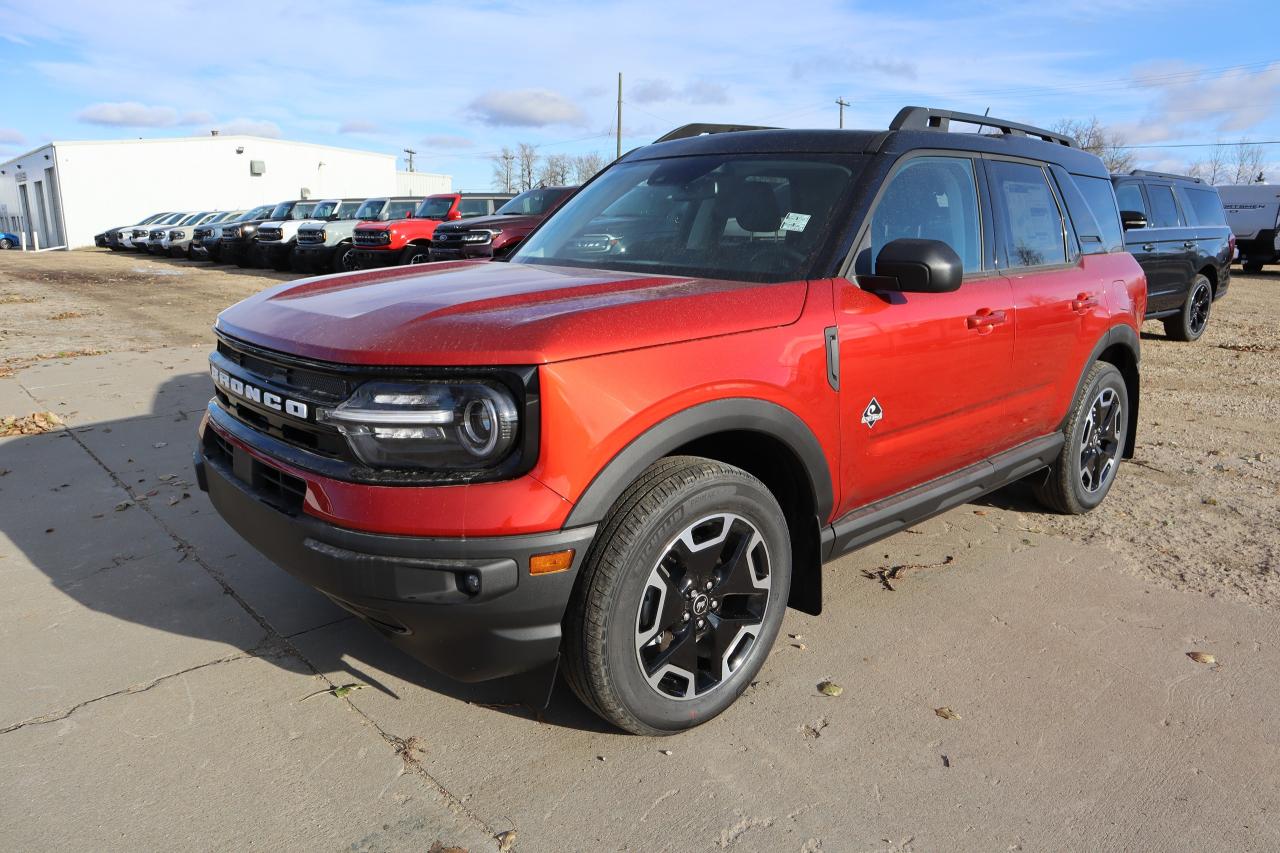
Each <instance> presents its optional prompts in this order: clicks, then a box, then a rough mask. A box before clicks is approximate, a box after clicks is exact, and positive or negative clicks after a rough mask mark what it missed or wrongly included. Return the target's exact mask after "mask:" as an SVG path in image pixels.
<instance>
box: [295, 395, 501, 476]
mask: <svg viewBox="0 0 1280 853" xmlns="http://www.w3.org/2000/svg"><path fill="white" fill-rule="evenodd" d="M316 419H317V420H319V421H320V422H322V423H329V424H332V425H333V426H335V427H337V429H338V431H339V432H341V433H342V434H343V436H345V437H346V439H347V444H349V445H350V446H351V451H352V452H353V453H354V454H355V455H356V457H357V458H359V459H360V461H361V462H363V463H364V464H366V465H368V466H370V467H373V468H411V469H417V470H421V469H436V470H454V471H480V470H484V469H486V468H492V467H493V466H494V465H496V464H497V463H499V462H501V461H502V460H503V459H504V458H505V457H506V456H507V455H508V454H509V453H510V452H511V450H512V448H514V447H515V443H516V434H517V432H518V427H519V425H520V418H519V414H518V409H517V408H516V401H515V399H514V398H513V396H512V395H511V393H510V392H509V391H508V390H507V389H506V388H505V387H503V386H501V385H498V384H497V383H492V384H491V383H487V382H430V383H401V382H370V383H366V384H365V385H362V386H360V387H359V388H358V389H356V392H355V393H354V394H352V395H351V397H350V398H349V399H348V400H347V401H346V402H344V403H342V404H341V405H340V406H338V407H337V408H334V409H320V410H318V411H317V412H316Z"/></svg>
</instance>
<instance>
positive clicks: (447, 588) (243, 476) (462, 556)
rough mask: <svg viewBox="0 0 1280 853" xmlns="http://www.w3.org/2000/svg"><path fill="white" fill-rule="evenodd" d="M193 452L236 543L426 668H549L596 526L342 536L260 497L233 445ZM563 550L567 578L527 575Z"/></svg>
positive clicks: (484, 671)
mask: <svg viewBox="0 0 1280 853" xmlns="http://www.w3.org/2000/svg"><path fill="white" fill-rule="evenodd" d="M202 429H204V430H210V429H212V427H210V426H208V425H207V423H206V425H205V426H203V427H202ZM227 444H230V443H227ZM200 447H201V449H197V451H196V454H195V465H196V478H197V482H198V483H199V484H200V487H201V488H202V489H205V490H206V491H207V492H208V493H209V499H210V500H211V501H212V502H213V505H214V507H215V508H216V509H217V511H218V513H219V514H220V515H221V516H222V517H223V518H224V519H225V520H226V521H227V523H228V524H230V525H231V526H232V527H233V528H234V529H235V531H236V532H237V533H239V534H240V535H241V536H242V537H244V539H245V540H247V541H248V542H249V544H250V545H252V546H254V547H255V548H256V549H257V550H259V551H261V552H262V553H263V554H264V555H266V556H267V557H268V558H269V559H271V560H272V561H273V562H275V563H276V564H277V565H279V566H280V567H281V568H283V569H284V570H285V571H287V572H289V573H290V574H292V575H294V576H295V577H297V578H298V579H300V580H302V581H303V582H305V583H307V584H308V585H310V586H312V587H315V588H316V589H318V590H319V591H321V592H323V593H324V594H325V595H327V596H329V597H330V598H331V599H333V600H334V601H335V602H337V603H338V604H339V605H340V606H342V607H344V608H346V609H347V610H349V611H351V612H352V613H354V614H356V615H357V616H359V617H360V618H362V619H363V620H365V621H366V622H368V623H369V624H370V625H373V626H374V627H375V628H377V629H378V630H379V631H380V632H381V633H382V634H383V635H385V636H386V637H387V638H388V639H389V640H390V641H391V642H392V643H394V644H395V645H397V646H399V647H400V648H402V649H403V650H404V651H406V652H408V653H409V654H410V655H412V656H413V657H415V658H417V659H419V660H421V661H422V662H423V663H425V664H427V665H428V666H430V667H431V668H432V669H435V670H438V671H440V672H442V673H444V674H445V675H447V676H449V677H451V678H454V679H457V680H459V681H467V682H473V681H485V680H489V679H494V678H502V677H505V676H510V675H516V674H519V673H524V672H529V671H531V670H534V669H536V668H538V667H541V666H543V665H545V664H550V663H552V662H553V661H555V659H556V657H557V655H558V654H559V649H560V639H561V631H560V623H561V620H562V619H563V618H564V611H565V607H566V606H567V604H568V601H569V595H570V593H571V592H572V589H573V583H574V579H575V578H576V577H577V574H578V570H579V567H580V565H581V563H582V561H583V560H584V559H585V557H586V553H587V548H588V546H589V545H590V543H591V540H592V538H593V537H594V535H595V532H596V526H595V525H587V526H584V527H578V528H573V529H569V530H560V531H553V532H549V533H534V534H522V535H514V536H494V537H477V538H472V539H465V538H436V537H416V536H393V535H387V534H378V533H366V532H362V531H356V530H349V529H346V528H341V527H337V526H335V525H332V524H328V523H326V522H323V521H321V520H319V519H317V518H314V517H312V516H309V515H306V514H305V513H303V512H301V511H294V512H291V511H289V510H288V509H285V508H282V507H284V506H285V505H284V504H282V503H281V502H280V501H278V500H275V499H274V496H273V495H272V494H268V493H266V492H265V491H264V493H263V494H259V493H258V492H259V491H260V489H259V487H258V486H256V485H255V483H261V482H263V479H264V478H261V477H259V476H258V475H257V473H256V472H253V471H251V470H250V468H251V467H252V466H246V465H245V464H243V463H244V461H245V460H243V459H241V458H240V456H246V457H247V456H248V454H246V453H244V451H243V450H239V449H237V448H235V447H234V446H232V454H233V458H230V459H228V458H226V457H225V455H223V454H221V453H216V454H214V455H213V456H210V455H208V454H206V453H205V452H204V450H203V448H204V447H205V442H204V441H203V440H202V441H201V445H200ZM252 462H253V464H254V465H264V463H261V462H260V461H257V460H252ZM264 467H270V466H264ZM266 479H269V478H266ZM570 548H571V549H573V550H574V558H573V565H572V568H571V569H570V570H569V571H566V572H559V573H556V574H549V575H542V576H538V577H533V576H531V575H529V573H528V566H529V558H530V557H532V556H533V555H535V554H545V553H550V552H555V551H562V550H566V549H570Z"/></svg>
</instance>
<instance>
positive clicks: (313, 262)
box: [293, 243, 345, 270]
mask: <svg viewBox="0 0 1280 853" xmlns="http://www.w3.org/2000/svg"><path fill="white" fill-rule="evenodd" d="M338 245H339V244H334V245H332V246H329V245H326V244H324V243H295V244H294V250H293V251H294V255H293V257H294V260H295V262H296V263H297V265H298V267H299V268H301V269H307V270H316V269H326V268H328V267H329V266H330V265H331V264H332V263H333V253H334V252H336V251H337V250H338ZM344 248H345V247H344Z"/></svg>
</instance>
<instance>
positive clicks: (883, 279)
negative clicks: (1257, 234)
mask: <svg viewBox="0 0 1280 853" xmlns="http://www.w3.org/2000/svg"><path fill="white" fill-rule="evenodd" d="M958 122H964V123H967V124H972V125H976V126H978V127H980V128H982V129H983V130H984V132H982V133H960V132H951V126H952V125H953V124H954V123H958ZM718 131H723V132H718ZM374 227H380V226H374ZM382 227H385V226H382ZM1145 302H1146V282H1145V279H1144V277H1143V274H1142V270H1141V268H1140V267H1139V266H1138V264H1137V262H1136V261H1135V260H1134V259H1133V257H1132V256H1131V255H1130V254H1129V253H1127V252H1126V251H1125V250H1124V237H1123V232H1122V229H1121V223H1120V215H1119V210H1118V208H1117V207H1116V202H1115V196H1114V194H1113V193H1112V192H1111V184H1110V180H1109V176H1108V174H1107V171H1106V169H1105V168H1104V167H1103V164H1102V162H1101V161H1100V160H1099V159H1098V158H1097V157H1095V156H1093V155H1091V154H1088V153H1086V152H1084V151H1081V150H1080V149H1079V148H1077V147H1075V146H1074V145H1073V144H1072V143H1071V141H1070V140H1069V139H1067V138H1065V137H1062V136H1060V135H1057V134H1054V133H1052V132H1050V131H1046V130H1041V129H1038V128H1034V127H1028V126H1026V125H1021V124H1017V123H1014V122H1008V121H1003V120H1001V119H997V118H994V117H990V116H977V115H967V114H960V113H949V112H942V111H937V110H928V109H924V108H918V107H908V108H906V109H904V110H903V111H902V112H900V113H899V115H898V116H897V118H896V119H895V120H894V121H893V123H892V124H891V126H890V128H889V129H888V130H864V131H854V130H777V129H744V128H717V127H715V126H708V125H694V126H690V127H687V128H683V129H681V130H679V131H675V132H673V133H671V134H668V136H667V137H664V138H663V139H661V140H659V141H658V142H657V143H656V144H653V145H649V146H646V147H642V148H638V149H636V150H634V151H632V152H630V153H629V154H627V155H626V156H624V157H622V158H620V159H619V160H618V161H616V162H615V163H614V164H612V165H611V166H610V167H609V168H607V169H606V170H604V171H603V172H601V173H600V174H599V175H597V176H596V177H595V178H594V179H592V180H591V181H590V182H589V183H587V184H586V185H585V186H584V187H583V188H582V189H581V190H579V191H578V192H576V193H575V194H574V195H573V196H572V197H571V198H569V200H568V201H566V202H565V203H564V204H563V205H561V206H560V207H559V208H558V209H556V211H555V212H554V213H553V214H552V215H551V216H550V217H548V218H547V219H546V220H545V221H544V222H542V224H541V225H540V226H539V227H538V228H537V229H536V230H534V231H533V233H532V234H530V235H529V236H528V237H527V238H526V239H525V240H524V241H523V242H522V243H521V245H520V246H519V248H517V249H516V251H515V252H513V253H512V254H511V255H509V256H508V257H507V258H506V259H505V260H503V261H502V262H499V263H495V262H481V263H476V262H466V261H464V262H457V263H441V264H435V265H432V266H429V267H421V266H415V267H412V268H404V269H395V270H380V271H361V272H357V273H352V274H348V275H345V276H329V277H324V278H319V279H311V280H306V281H300V282H293V283H288V284H283V285H280V286H279V287H276V288H274V289H271V290H267V291H265V292H263V293H260V294H257V295H254V296H251V297H250V298H248V299H246V300H245V301H243V302H241V303H239V304H238V305H235V306H233V307H231V308H229V309H227V310H226V311H224V312H223V313H222V314H221V315H220V316H219V318H218V321H217V326H216V332H217V337H218V343H217V349H216V351H215V352H214V353H212V355H211V356H210V374H211V376H212V377H213V380H214V383H215V385H214V390H215V396H214V399H212V400H211V401H210V403H209V406H208V409H207V411H206V413H205V416H204V418H203V420H202V422H201V425H200V442H199V446H198V449H197V451H196V466H197V476H198V478H199V482H200V484H201V487H202V488H204V489H205V490H206V491H207V492H208V494H209V497H210V499H211V500H212V502H213V505H214V506H215V507H216V509H217V511H218V512H219V513H220V514H221V515H222V516H223V517H224V518H225V519H226V520H227V521H228V522H229V523H230V524H231V526H232V527H233V528H234V529H235V530H237V531H238V532H239V533H240V534H241V535H242V536H243V537H244V538H245V539H247V540H248V541H249V542H250V543H251V544H252V545H254V546H255V547H257V548H258V549H259V550H261V551H262V552H263V553H265V554H266V555H267V556H269V557H270V558H271V559H273V560H274V561H275V562H277V563H278V564H279V565H280V566H282V567H283V568H284V569H286V570H287V571H289V572H291V573H292V574H294V575H296V576H297V577H299V578H301V579H303V580H304V581H306V582H307V583H309V584H311V585H313V586H314V587H316V588H317V589H319V590H321V591H322V592H324V593H325V594H326V595H328V596H330V597H331V598H332V599H333V600H334V601H336V602H338V603H339V604H340V605H342V606H343V607H345V608H347V609H348V610H350V611H351V612H352V613H355V614H356V615H358V616H359V617H360V618H362V619H363V620H365V621H366V622H367V623H368V624H370V625H371V626H373V627H374V628H376V629H377V630H378V631H380V632H381V633H382V634H384V635H385V636H386V637H387V638H389V639H390V640H391V641H392V642H394V643H396V644H397V645H398V646H400V647H401V648H402V649H404V650H405V651H407V652H408V653H410V654H412V655H414V656H416V657H417V658H419V659H420V660H422V661H424V662H426V663H427V664H429V665H430V666H432V667H433V668H435V669H438V670H441V671H443V672H444V673H446V674H448V675H450V676H452V677H454V678H457V679H461V680H465V681H478V680H483V679H491V678H497V677H501V676H508V675H513V674H517V673H526V672H530V671H533V670H537V671H539V672H545V673H547V674H548V675H553V674H554V672H555V671H556V667H557V665H559V668H560V670H561V671H562V672H563V673H564V674H565V676H566V679H567V681H568V683H569V685H570V686H571V687H572V688H573V690H574V691H575V692H576V693H577V695H578V696H579V697H580V698H581V699H582V701H583V702H584V703H585V704H587V705H588V706H589V707H591V708H592V709H594V710H595V711H596V712H598V713H599V714H601V715H602V716H603V717H605V718H606V719H608V720H610V721H612V722H613V723H614V724H616V725H617V726H620V727H621V728H623V729H626V730H628V731H631V732H637V733H644V734H671V733H674V732H677V731H679V730H681V729H686V728H689V727H691V726H694V725H697V724H699V723H701V722H704V721H705V720H707V719H709V718H711V717H713V716H715V715H716V714H718V713H720V712H721V711H723V710H724V709H726V708H727V707H729V706H730V705H731V704H732V703H733V702H734V700H735V699H736V698H737V697H738V696H739V695H740V694H741V693H742V692H743V691H744V690H745V689H746V688H747V687H748V685H750V683H751V681H752V680H753V679H754V678H755V677H756V674H757V673H758V672H759V671H760V668H761V666H762V665H764V663H765V658H766V656H767V655H768V653H769V650H770V648H771V647H772V646H773V644H774V641H775V639H776V637H777V635H778V632H779V629H780V627H781V624H782V618H783V613H784V611H785V609H786V608H787V607H788V606H790V607H794V608H797V609H800V610H803V611H805V612H809V613H818V612H819V611H820V610H821V609H822V608H823V605H824V601H823V593H822V588H823V585H822V566H823V564H824V563H825V562H827V561H830V560H833V559H835V558H837V557H839V556H841V555H842V554H846V553H848V552H850V551H852V550H854V549H856V548H860V547H862V546H864V545H867V544H868V543H871V542H875V541H877V540H879V539H882V538H884V537H886V536H889V535H890V534H892V533H894V532H896V531H900V530H902V529H904V528H906V527H908V526H910V525H912V524H915V523H917V522H919V521H920V520H922V519H925V518H928V517H929V516H932V515H936V514H938V513H940V512H943V511H945V510H947V509H948V508H950V507H954V506H957V505H959V504H961V503H964V502H966V501H969V500H972V499H973V498H975V497H977V496H979V495H981V494H983V493H985V492H989V491H992V490H994V489H997V488H1000V487H1001V486H1004V485H1006V484H1008V483H1012V482H1014V481H1016V480H1020V479H1029V480H1030V482H1031V484H1032V485H1033V487H1034V490H1035V493H1036V494H1037V496H1038V497H1039V498H1040V499H1041V500H1042V501H1043V502H1044V503H1045V505H1046V506H1047V507H1049V508H1051V509H1053V510H1055V511H1059V512H1067V513H1080V512H1086V511H1088V510H1090V509H1093V508H1094V507H1096V506H1098V504H1099V503H1101V502H1102V500H1103V498H1104V497H1105V496H1106V494H1107V492H1108V490H1109V489H1110V487H1111V485H1112V483H1113V482H1114V480H1115V477H1116V475H1117V471H1118V470H1119V466H1120V462H1121V460H1122V458H1124V457H1127V456H1130V455H1132V452H1133V447H1134V437H1135V428H1136V425H1137V410H1138V392H1139V371H1138V364H1139V336H1138V328H1139V324H1140V323H1141V322H1142V318H1143V314H1144V312H1145V308H1146V305H1145ZM826 603H827V604H835V605H836V606H837V607H838V608H839V609H841V610H842V611H845V613H844V614H842V615H845V616H847V615H848V614H847V611H848V610H850V609H851V608H856V607H858V606H860V605H859V604H857V603H855V602H852V601H846V600H839V601H835V602H831V601H828V602H826ZM908 630H910V629H908ZM921 630H924V629H921Z"/></svg>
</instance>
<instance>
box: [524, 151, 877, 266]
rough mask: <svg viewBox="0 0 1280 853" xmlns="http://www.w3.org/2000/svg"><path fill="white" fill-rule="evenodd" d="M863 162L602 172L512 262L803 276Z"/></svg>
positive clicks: (756, 158) (748, 161) (755, 157)
mask: <svg viewBox="0 0 1280 853" xmlns="http://www.w3.org/2000/svg"><path fill="white" fill-rule="evenodd" d="M865 162H866V158H865V157H862V156H839V157H837V156H832V155H825V154H806V155H795V154H790V155H783V154H779V155H771V154H704V155H696V156H691V157H672V158H665V159H657V160H636V161H632V162H627V163H620V164H618V165H615V166H612V167H610V168H609V169H607V170H606V171H605V172H604V173H603V174H602V175H600V176H599V177H598V178H596V180H595V181H593V182H592V183H591V184H590V185H589V186H587V187H585V188H584V189H582V190H581V191H579V192H578V193H577V194H576V195H574V196H573V197H572V198H570V199H569V200H568V201H566V202H565V203H564V204H563V205H562V206H561V207H559V208H557V209H556V210H555V212H554V213H552V214H551V216H550V218H548V219H547V221H546V222H545V223H544V224H543V226H542V227H541V228H540V229H539V230H538V231H537V232H535V233H534V235H533V237H532V238H530V239H529V240H528V241H526V242H525V243H524V244H523V246H522V247H521V248H520V249H518V250H517V251H516V253H515V254H514V255H513V256H512V257H511V262H512V263H525V264H554V265H559V266H578V267H593V268H596V269H608V270H618V271H625V272H632V273H637V274H641V275H645V274H649V275H685V276H699V277H705V278H720V279H728V280H732V281H759V282H780V281H794V280H797V279H802V278H806V277H808V276H809V275H810V274H811V272H812V271H813V268H814V266H815V264H816V262H817V260H818V259H819V257H820V256H822V255H823V254H824V253H823V249H825V248H826V243H827V241H828V239H829V238H830V237H831V235H832V234H834V233H835V232H836V231H837V230H838V229H840V228H841V227H843V226H844V224H845V216H846V215H847V214H846V211H845V210H844V207H845V205H844V204H842V202H844V200H845V198H846V196H847V194H848V190H849V187H850V185H851V183H852V181H853V180H854V178H855V177H856V176H857V174H858V173H859V172H860V171H861V169H862V167H863V165H864V164H865Z"/></svg>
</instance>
